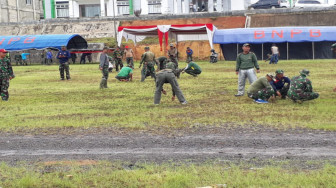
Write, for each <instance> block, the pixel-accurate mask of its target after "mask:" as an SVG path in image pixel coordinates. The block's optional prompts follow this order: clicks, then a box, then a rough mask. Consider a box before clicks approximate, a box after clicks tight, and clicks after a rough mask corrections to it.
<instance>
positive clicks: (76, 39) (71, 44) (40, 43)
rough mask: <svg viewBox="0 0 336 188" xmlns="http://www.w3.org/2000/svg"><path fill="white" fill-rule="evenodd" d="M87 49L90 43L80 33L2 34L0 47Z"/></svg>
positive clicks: (17, 49)
mask: <svg viewBox="0 0 336 188" xmlns="http://www.w3.org/2000/svg"><path fill="white" fill-rule="evenodd" d="M62 46H66V47H67V49H86V48H87V47H88V44H87V42H86V40H85V39H84V38H83V37H81V36H80V35H23V36H0V48H3V49H6V50H8V51H19V50H29V49H46V48H56V49H61V47H62Z"/></svg>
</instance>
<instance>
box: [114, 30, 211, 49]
mask: <svg viewBox="0 0 336 188" xmlns="http://www.w3.org/2000/svg"><path fill="white" fill-rule="evenodd" d="M215 30H216V27H215V26H214V25H213V24H192V25H150V26H120V27H118V46H120V45H121V41H122V38H123V37H124V38H125V39H126V41H128V40H132V41H133V42H134V43H137V42H140V41H142V40H144V39H145V38H146V37H149V36H158V38H159V42H160V47H161V50H162V41H163V37H165V45H166V47H167V46H168V38H169V37H172V38H175V40H176V42H179V41H186V40H209V43H210V46H211V48H213V42H212V38H213V33H214V31H215Z"/></svg>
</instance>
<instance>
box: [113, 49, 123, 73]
mask: <svg viewBox="0 0 336 188" xmlns="http://www.w3.org/2000/svg"><path fill="white" fill-rule="evenodd" d="M113 59H114V62H115V69H116V71H117V72H119V70H121V69H122V68H123V66H124V64H123V62H122V52H121V49H120V47H119V46H118V47H117V49H115V50H114V51H113Z"/></svg>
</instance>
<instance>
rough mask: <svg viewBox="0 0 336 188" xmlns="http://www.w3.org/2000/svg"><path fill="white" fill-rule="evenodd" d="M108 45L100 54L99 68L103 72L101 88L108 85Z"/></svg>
mask: <svg viewBox="0 0 336 188" xmlns="http://www.w3.org/2000/svg"><path fill="white" fill-rule="evenodd" d="M107 51H108V47H104V48H103V52H102V53H101V54H100V63H99V69H100V71H101V72H102V79H101V81H100V85H99V88H100V89H104V88H108V87H107V79H108V77H109V64H110V63H109V57H108V55H107Z"/></svg>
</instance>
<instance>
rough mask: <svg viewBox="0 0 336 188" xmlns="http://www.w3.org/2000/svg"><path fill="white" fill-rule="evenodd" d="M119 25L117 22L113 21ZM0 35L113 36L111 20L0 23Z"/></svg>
mask: <svg viewBox="0 0 336 188" xmlns="http://www.w3.org/2000/svg"><path fill="white" fill-rule="evenodd" d="M115 24H116V25H119V22H118V21H116V22H115ZM1 28H2V29H1V30H0V35H39V34H80V35H81V36H83V37H84V38H102V37H114V35H115V34H114V33H115V32H114V25H113V21H107V20H105V21H92V20H91V21H90V20H88V21H85V20H81V21H80V20H77V21H69V20H66V19H64V20H60V21H58V22H38V23H24V24H22V23H20V24H2V25H1Z"/></svg>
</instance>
